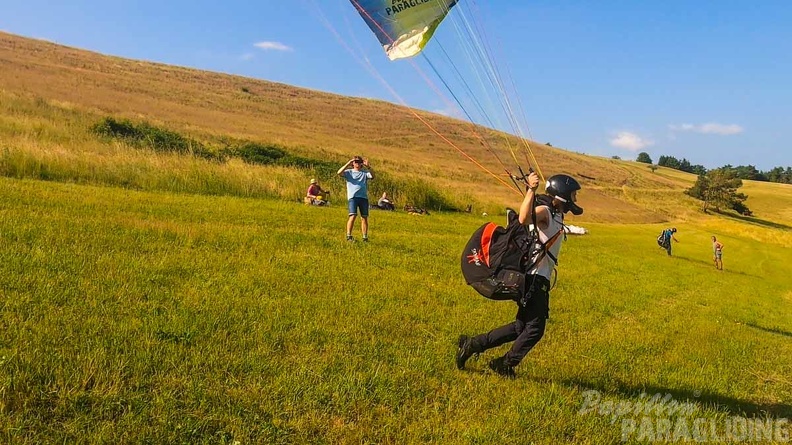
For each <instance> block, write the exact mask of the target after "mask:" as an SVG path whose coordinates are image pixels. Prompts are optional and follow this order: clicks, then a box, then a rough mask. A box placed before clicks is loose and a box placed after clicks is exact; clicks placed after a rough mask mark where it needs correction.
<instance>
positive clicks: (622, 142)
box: [610, 131, 654, 151]
mask: <svg viewBox="0 0 792 445" xmlns="http://www.w3.org/2000/svg"><path fill="white" fill-rule="evenodd" d="M610 144H611V146H613V147H616V148H623V149H625V150H630V151H638V150H641V149H642V148H646V147H649V146H651V145H654V141H651V140H649V139H644V138H642V137H641V136H639V135H637V134H635V133H630V132H629V131H621V132H619V133H618V134H616V136H615V137H614V138H613V139H611V140H610Z"/></svg>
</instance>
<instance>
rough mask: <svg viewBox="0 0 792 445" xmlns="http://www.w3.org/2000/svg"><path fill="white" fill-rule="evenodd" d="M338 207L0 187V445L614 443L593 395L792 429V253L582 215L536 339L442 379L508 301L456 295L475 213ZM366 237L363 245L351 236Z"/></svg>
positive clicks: (1, 183)
mask: <svg viewBox="0 0 792 445" xmlns="http://www.w3.org/2000/svg"><path fill="white" fill-rule="evenodd" d="M345 219H346V210H345V209H344V208H343V206H342V205H339V203H335V205H334V206H332V207H330V208H311V207H306V206H302V205H299V204H296V203H287V202H277V201H269V200H256V199H248V198H236V197H218V196H195V195H179V194H169V193H148V192H137V191H130V190H123V189H115V188H101V187H93V186H84V185H74V184H58V183H51V182H40V181H28V180H13V179H0V235H1V236H2V237H1V238H0V280H1V281H0V282H1V283H2V298H0V323H1V324H2V329H0V413H1V414H2V415H0V442H4V443H53V442H55V443H58V442H69V443H108V442H109V443H234V442H235V441H239V443H361V442H363V443H425V442H437V443H493V442H516V443H522V442H526V441H532V442H536V443H548V444H549V443H558V442H562V441H567V442H569V441H573V442H578V443H612V442H614V441H618V440H619V438H620V437H621V430H620V422H619V421H618V419H617V421H613V418H612V416H608V415H599V414H598V413H597V411H596V410H595V412H593V413H588V414H579V411H580V409H581V405H582V403H583V401H584V397H585V394H587V391H591V390H595V391H598V392H599V393H601V394H602V397H603V398H604V399H609V400H613V401H638V400H641V399H640V397H641V393H644V392H646V393H648V394H650V395H654V394H656V393H661V394H663V395H665V394H672V396H673V397H674V399H675V400H678V401H681V402H690V403H693V404H694V405H695V407H696V411H695V413H694V416H697V417H698V416H700V417H706V418H712V419H724V418H726V417H727V416H735V415H749V416H750V415H757V416H768V417H771V418H780V417H790V416H792V407H791V406H790V398H791V397H792V386H791V385H790V381H789V377H788V376H790V375H792V363H790V360H789V358H788V357H790V356H792V345H791V344H790V342H789V339H790V336H792V309H790V303H791V302H792V290H791V289H790V287H791V286H790V282H789V280H788V270H789V269H788V266H787V265H788V264H789V262H790V260H792V253H791V252H790V249H784V248H781V247H780V246H778V245H774V244H769V243H757V242H755V241H754V240H753V239H752V238H750V237H741V236H738V235H734V234H731V235H729V236H728V239H727V240H726V245H727V250H725V253H724V265H725V268H726V270H725V271H722V272H721V271H716V270H715V268H714V267H713V265H712V264H711V262H710V260H711V252H710V245H709V234H710V232H709V229H708V228H702V227H698V226H696V225H694V224H693V223H686V222H681V223H680V224H679V225H678V226H677V227H678V228H679V229H680V232H679V233H678V234H677V237H678V238H679V239H680V241H681V242H680V243H678V244H674V256H673V257H671V258H669V257H667V256H666V254H665V252H664V251H662V250H661V249H659V248H658V247H657V246H656V244H655V242H654V238H655V236H656V234H657V232H659V230H660V229H661V226H659V225H657V226H653V225H645V226H640V225H610V224H591V225H588V226H587V227H588V228H589V229H590V231H591V233H590V234H589V235H587V236H583V237H571V236H570V237H569V239H568V240H567V242H566V243H565V244H564V247H563V251H562V255H561V258H560V260H561V264H560V267H559V280H558V285H557V287H556V289H555V290H554V291H553V293H552V297H551V320H550V322H549V326H548V330H547V334H546V338H545V339H544V340H543V341H542V342H541V343H539V345H538V346H537V348H536V349H535V350H534V351H532V352H531V354H529V356H528V358H527V359H526V361H525V362H524V363H523V364H522V365H521V366H520V367H519V368H518V378H517V380H515V381H508V380H504V379H501V378H498V377H497V376H494V375H492V374H490V373H488V372H486V371H485V370H486V362H487V360H489V359H491V358H494V357H496V356H497V355H498V354H501V353H503V352H505V350H506V349H505V347H504V348H500V349H498V350H495V351H490V352H488V353H486V354H484V355H483V356H482V357H481V358H480V359H479V360H471V361H470V362H469V366H468V368H469V370H468V371H465V372H461V371H458V370H456V369H455V367H454V364H453V355H454V352H455V349H456V348H455V340H456V338H457V336H458V335H459V334H460V333H462V332H466V333H478V332H481V331H484V330H488V329H490V328H493V327H495V326H498V325H500V324H502V323H505V322H507V321H509V320H511V319H512V317H513V315H514V312H515V307H514V305H513V304H510V303H505V302H491V301H487V300H485V299H484V298H482V297H479V296H478V295H477V294H475V292H474V291H473V290H472V289H470V288H469V287H467V286H466V285H465V284H464V282H463V280H462V277H461V275H460V272H459V264H458V261H459V256H460V253H461V249H462V247H463V245H464V244H465V242H466V241H467V239H468V237H469V235H470V234H471V233H472V231H473V230H474V229H475V228H477V227H478V226H479V225H480V224H482V223H483V222H484V221H485V220H484V218H482V217H480V216H479V217H477V216H473V215H466V214H433V215H431V216H428V217H415V216H410V215H406V214H404V213H403V212H395V213H390V212H372V215H371V242H370V243H368V244H364V243H361V242H358V243H346V242H345V241H344V239H343V238H344V237H343V235H344V233H343V232H344V229H343V226H344V222H345ZM358 230H359V229H357V228H356V233H355V235H356V236H357V237H359V232H358Z"/></svg>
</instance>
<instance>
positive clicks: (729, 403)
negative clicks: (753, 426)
mask: <svg viewBox="0 0 792 445" xmlns="http://www.w3.org/2000/svg"><path fill="white" fill-rule="evenodd" d="M518 378H519V377H518ZM536 380H537V381H540V382H542V381H544V379H542V378H539V379H536ZM555 383H560V384H562V385H564V386H568V387H570V388H575V389H577V390H581V391H586V390H595V391H599V392H600V393H602V395H603V399H604V397H605V396H607V395H616V396H619V397H625V398H638V397H639V396H640V395H641V394H644V393H645V394H646V395H647V396H648V397H649V398H651V397H653V396H655V395H656V394H659V395H660V398H664V397H666V396H667V395H669V394H670V395H671V397H672V398H673V400H674V401H676V402H679V403H694V404H698V405H700V406H701V407H702V408H705V407H714V408H715V409H717V410H718V411H721V412H726V413H727V414H729V415H733V416H743V417H753V416H756V417H763V416H771V417H776V418H789V417H792V405H789V404H785V403H756V402H752V401H750V400H741V399H737V398H734V397H729V396H726V395H723V394H717V393H713V392H707V391H696V390H691V389H683V388H665V387H661V386H655V385H644V386H633V385H628V384H626V383H624V382H621V381H618V380H610V381H608V382H607V383H600V382H588V381H585V380H580V379H568V380H561V381H560V382H559V381H555ZM581 402H582V400H581Z"/></svg>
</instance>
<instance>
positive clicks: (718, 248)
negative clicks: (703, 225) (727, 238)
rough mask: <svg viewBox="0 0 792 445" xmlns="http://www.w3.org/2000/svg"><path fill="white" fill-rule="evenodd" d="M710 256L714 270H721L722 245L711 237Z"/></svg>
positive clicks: (713, 236)
mask: <svg viewBox="0 0 792 445" xmlns="http://www.w3.org/2000/svg"><path fill="white" fill-rule="evenodd" d="M712 254H713V255H714V258H713V259H714V261H715V268H716V269H718V270H723V243H722V242H720V241H718V240H717V239H716V238H715V235H712Z"/></svg>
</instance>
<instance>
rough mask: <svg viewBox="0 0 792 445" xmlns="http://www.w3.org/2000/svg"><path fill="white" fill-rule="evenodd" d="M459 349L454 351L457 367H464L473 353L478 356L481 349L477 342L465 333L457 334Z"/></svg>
mask: <svg viewBox="0 0 792 445" xmlns="http://www.w3.org/2000/svg"><path fill="white" fill-rule="evenodd" d="M458 346H459V349H458V350H457V353H456V366H457V369H465V362H466V361H468V359H469V358H470V357H472V356H473V355H476V356H478V355H479V354H480V353H481V352H482V350H481V346H479V344H478V342H476V341H475V340H473V339H472V338H470V337H468V336H467V335H460V336H459V343H458Z"/></svg>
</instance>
